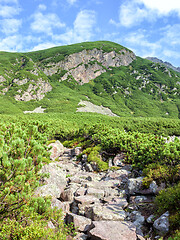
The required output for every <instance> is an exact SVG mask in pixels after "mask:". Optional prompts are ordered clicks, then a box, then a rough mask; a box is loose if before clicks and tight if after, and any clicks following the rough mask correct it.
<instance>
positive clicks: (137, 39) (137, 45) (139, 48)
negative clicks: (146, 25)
mask: <svg viewBox="0 0 180 240" xmlns="http://www.w3.org/2000/svg"><path fill="white" fill-rule="evenodd" d="M123 41H124V42H125V43H126V46H129V47H130V48H131V47H132V48H134V49H135V53H136V54H137V55H139V56H141V57H147V56H156V55H157V54H156V53H157V52H159V51H161V48H162V47H161V44H160V42H159V41H157V42H151V41H149V40H148V39H147V33H146V32H144V33H143V32H141V30H139V31H138V32H132V33H129V34H128V35H127V36H126V37H125V38H124V39H123Z"/></svg>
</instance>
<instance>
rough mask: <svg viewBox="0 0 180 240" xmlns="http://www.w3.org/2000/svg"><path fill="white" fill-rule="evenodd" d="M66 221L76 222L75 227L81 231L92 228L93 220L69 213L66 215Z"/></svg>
mask: <svg viewBox="0 0 180 240" xmlns="http://www.w3.org/2000/svg"><path fill="white" fill-rule="evenodd" d="M66 223H67V224H70V223H74V227H75V228H76V229H78V231H80V232H87V231H89V230H90V229H91V228H92V221H91V220H90V219H89V218H86V217H83V216H79V215H76V214H74V213H68V214H67V215H66Z"/></svg>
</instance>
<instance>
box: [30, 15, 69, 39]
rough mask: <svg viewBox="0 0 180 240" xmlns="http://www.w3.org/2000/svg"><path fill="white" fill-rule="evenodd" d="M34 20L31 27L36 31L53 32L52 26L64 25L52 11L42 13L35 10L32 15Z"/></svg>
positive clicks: (49, 33)
mask: <svg viewBox="0 0 180 240" xmlns="http://www.w3.org/2000/svg"><path fill="white" fill-rule="evenodd" d="M33 18H34V21H33V22H32V23H31V29H32V30H33V31H34V32H37V33H45V34H47V35H52V34H53V29H54V28H62V27H65V24H64V23H62V22H61V21H60V19H59V17H58V16H57V15H56V14H54V13H48V14H42V13H41V12H37V13H35V14H34V15H33Z"/></svg>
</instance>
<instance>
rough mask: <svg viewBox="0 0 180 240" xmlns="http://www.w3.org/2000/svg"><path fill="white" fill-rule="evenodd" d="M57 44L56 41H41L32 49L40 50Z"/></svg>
mask: <svg viewBox="0 0 180 240" xmlns="http://www.w3.org/2000/svg"><path fill="white" fill-rule="evenodd" d="M55 46H56V45H55V44H54V43H50V42H46V43H40V44H38V45H37V46H35V47H33V49H32V50H30V51H38V50H43V49H47V48H51V47H55Z"/></svg>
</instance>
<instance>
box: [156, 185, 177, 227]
mask: <svg viewBox="0 0 180 240" xmlns="http://www.w3.org/2000/svg"><path fill="white" fill-rule="evenodd" d="M179 199H180V182H179V183H178V184H177V185H174V186H172V187H169V188H167V189H165V190H162V191H161V192H160V193H159V195H158V196H157V197H156V199H155V203H156V204H157V207H158V212H159V213H164V212H165V211H169V212H170V226H171V228H172V230H173V229H178V228H179V223H180V201H179Z"/></svg>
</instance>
